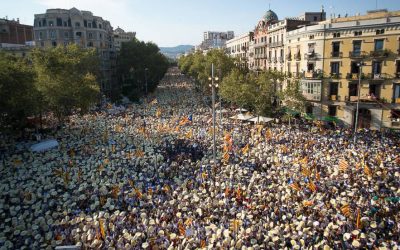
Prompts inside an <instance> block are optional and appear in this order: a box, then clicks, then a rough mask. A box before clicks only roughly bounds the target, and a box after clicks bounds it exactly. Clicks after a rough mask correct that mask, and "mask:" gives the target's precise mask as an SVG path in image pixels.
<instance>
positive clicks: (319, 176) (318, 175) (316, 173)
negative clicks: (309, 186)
mask: <svg viewBox="0 0 400 250" xmlns="http://www.w3.org/2000/svg"><path fill="white" fill-rule="evenodd" d="M320 178H321V175H320V173H319V172H318V170H317V169H315V179H317V181H319V179H320Z"/></svg>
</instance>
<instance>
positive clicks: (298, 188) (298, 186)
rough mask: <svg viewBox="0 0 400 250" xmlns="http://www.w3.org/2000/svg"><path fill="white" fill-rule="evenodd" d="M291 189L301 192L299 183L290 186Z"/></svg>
mask: <svg viewBox="0 0 400 250" xmlns="http://www.w3.org/2000/svg"><path fill="white" fill-rule="evenodd" d="M289 186H290V187H291V188H293V189H294V190H296V191H297V192H300V191H301V188H300V185H299V184H298V183H297V182H293V183H291V184H290V185H289Z"/></svg>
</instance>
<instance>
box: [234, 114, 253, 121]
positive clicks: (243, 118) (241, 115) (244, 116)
mask: <svg viewBox="0 0 400 250" xmlns="http://www.w3.org/2000/svg"><path fill="white" fill-rule="evenodd" d="M253 117H254V116H252V115H247V114H245V115H244V114H238V115H235V116H232V117H230V118H231V119H234V120H242V121H247V120H249V119H251V118H253Z"/></svg>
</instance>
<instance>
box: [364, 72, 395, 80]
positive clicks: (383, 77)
mask: <svg viewBox="0 0 400 250" xmlns="http://www.w3.org/2000/svg"><path fill="white" fill-rule="evenodd" d="M389 77H390V76H389V75H388V74H385V73H379V74H367V75H366V78H367V79H372V80H386V79H388V78H389Z"/></svg>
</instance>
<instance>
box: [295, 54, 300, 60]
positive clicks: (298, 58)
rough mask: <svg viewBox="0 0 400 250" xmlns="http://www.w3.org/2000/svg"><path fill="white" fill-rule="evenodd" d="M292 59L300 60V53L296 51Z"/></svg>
mask: <svg viewBox="0 0 400 250" xmlns="http://www.w3.org/2000/svg"><path fill="white" fill-rule="evenodd" d="M294 59H296V60H297V61H300V60H301V54H300V53H297V54H296V55H294Z"/></svg>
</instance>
